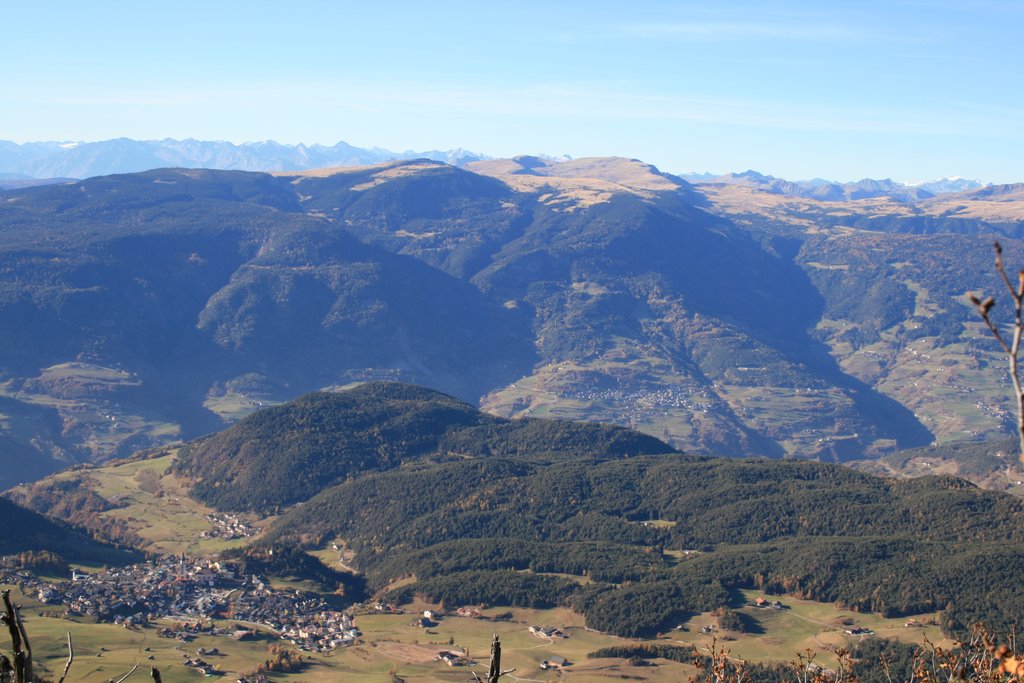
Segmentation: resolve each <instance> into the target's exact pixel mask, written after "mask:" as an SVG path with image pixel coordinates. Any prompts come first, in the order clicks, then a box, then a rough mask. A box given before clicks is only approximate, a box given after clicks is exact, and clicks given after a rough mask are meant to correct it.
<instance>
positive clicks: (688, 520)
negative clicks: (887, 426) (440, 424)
mask: <svg viewBox="0 0 1024 683" xmlns="http://www.w3.org/2000/svg"><path fill="white" fill-rule="evenodd" d="M1022 523H1024V506H1022V503H1021V502H1020V501H1019V500H1018V499H1016V498H1013V497H1010V496H1007V495H1005V494H996V493H990V492H985V491H981V490H979V489H976V488H975V487H973V486H971V485H970V484H967V483H966V482H964V481H962V480H956V479H952V478H943V477H924V478H920V479H915V480H906V481H893V480H885V479H879V478H875V477H871V476H868V475H864V474H858V473H856V472H853V471H850V470H847V469H844V468H841V467H839V466H836V465H826V464H815V463H806V462H796V461H789V462H772V461H764V460H762V461H743V460H723V459H717V460H716V459H708V458H695V457H691V456H681V455H676V454H665V455H662V456H641V457H633V458H628V459H617V460H606V461H596V460H589V459H588V460H563V461H559V462H545V463H541V462H537V461H531V460H524V459H518V458H517V459H508V458H500V459H498V458H488V459H470V460H459V461H453V462H449V463H443V464H436V465H431V466H424V467H418V468H412V469H401V470H393V471H389V472H377V473H371V474H367V475H365V476H362V477H359V478H356V479H354V480H351V481H348V482H345V483H342V484H339V485H337V486H335V487H332V488H329V489H326V490H324V491H323V492H321V493H320V494H318V495H316V496H314V497H313V498H312V499H311V500H310V501H309V502H308V503H307V504H305V505H301V506H298V507H295V508H293V509H292V510H290V511H288V512H287V513H285V514H284V515H282V516H281V517H280V518H279V519H277V520H276V521H275V522H274V523H273V524H272V526H271V527H270V529H269V531H268V533H267V535H266V536H264V537H263V539H261V541H260V543H264V544H269V545H275V544H284V545H285V546H292V545H294V544H295V543H302V544H304V545H305V546H306V547H307V548H310V549H313V548H319V547H321V546H324V545H326V544H328V543H331V542H334V543H343V545H344V547H345V549H346V551H347V552H348V553H351V554H352V555H353V556H354V558H352V559H348V560H346V561H347V562H348V564H349V565H353V564H354V565H355V566H356V567H357V568H358V569H360V570H361V571H363V572H365V573H366V576H367V578H368V580H369V582H370V585H371V587H375V588H378V589H386V588H387V587H388V586H390V585H391V584H392V582H393V581H395V580H398V579H407V578H408V577H414V578H415V582H414V583H412V584H409V582H408V580H405V581H402V583H401V586H402V587H401V588H398V589H396V590H395V592H394V594H393V596H392V598H393V599H396V600H399V601H402V600H408V599H411V597H412V596H414V595H419V596H422V597H424V598H426V599H428V600H430V601H434V602H443V603H445V604H477V603H484V604H489V605H515V606H519V607H532V608H548V607H553V606H556V605H560V604H569V605H571V606H572V607H573V608H574V609H575V610H577V611H578V612H580V613H582V614H583V615H585V617H586V619H587V623H588V625H589V626H591V627H593V628H598V629H600V630H604V631H610V632H612V633H616V634H619V635H627V636H638V635H645V634H650V633H652V632H654V631H655V630H659V629H662V628H664V627H665V626H666V625H667V624H669V623H671V622H672V620H673V619H678V618H679V617H680V615H681V614H684V613H687V612H701V611H708V610H711V609H713V608H715V607H718V606H724V605H729V604H732V601H733V597H731V596H732V595H733V593H732V592H731V591H734V590H735V589H738V588H756V589H760V590H765V591H768V592H772V593H780V594H788V595H795V596H798V597H803V598H809V599H813V600H819V601H823V602H837V603H840V604H844V605H848V606H850V607H852V608H854V609H862V610H869V611H878V612H881V613H882V614H883V615H885V616H900V615H909V614H915V613H920V612H929V611H935V610H942V609H945V613H944V616H943V620H944V627H945V628H946V629H947V630H953V631H959V630H962V629H964V628H966V627H967V626H968V625H970V624H971V623H973V622H974V621H976V620H979V619H980V620H984V621H986V622H988V623H990V624H992V625H999V626H1000V627H1005V626H1006V625H1007V624H1009V623H1014V622H1016V621H1017V619H1018V617H1019V614H1020V609H1021V608H1022V607H1024V605H1021V604H1017V603H1016V602H1015V601H1014V600H1010V599H1007V600H1001V601H999V602H997V603H993V602H992V601H990V600H989V598H988V596H989V595H991V594H992V592H993V591H994V592H997V593H998V592H1001V591H1003V590H1006V591H1009V592H1011V593H1012V589H1011V588H1010V586H1011V585H1012V584H1013V582H1016V581H1018V580H1020V579H1021V578H1024V577H1022V576H1021V574H1020V572H1021V571H1022V570H1021V567H1022V566H1024V565H1022V564H1021V561H1022V560H1024V526H1022ZM328 554H330V553H328ZM523 572H526V573H523ZM574 577H575V578H574ZM1008 582H1009V583H1008ZM1000 586H1002V587H1003V588H1000Z"/></svg>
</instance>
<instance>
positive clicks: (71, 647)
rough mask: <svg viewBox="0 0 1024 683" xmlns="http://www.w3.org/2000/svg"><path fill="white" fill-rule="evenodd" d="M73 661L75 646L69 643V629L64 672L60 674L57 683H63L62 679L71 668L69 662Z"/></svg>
mask: <svg viewBox="0 0 1024 683" xmlns="http://www.w3.org/2000/svg"><path fill="white" fill-rule="evenodd" d="M73 661H75V646H74V645H73V644H72V643H71V631H68V663H67V664H65V665H64V673H62V674H61V675H60V680H58V681H57V683H64V679H65V678H67V677H68V671H70V670H71V662H73Z"/></svg>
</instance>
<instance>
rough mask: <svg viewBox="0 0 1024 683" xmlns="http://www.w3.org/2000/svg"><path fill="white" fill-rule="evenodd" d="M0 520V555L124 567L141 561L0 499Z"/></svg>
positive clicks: (125, 552)
mask: <svg viewBox="0 0 1024 683" xmlns="http://www.w3.org/2000/svg"><path fill="white" fill-rule="evenodd" d="M0 519H2V520H3V533H2V534H0V556H3V555H18V554H19V553H29V554H30V555H36V556H39V557H42V556H44V555H45V553H53V554H56V555H59V556H60V557H61V558H63V560H66V561H69V562H95V563H109V564H127V563H128V562H137V561H139V560H140V559H141V558H142V555H141V554H139V553H134V552H130V551H126V550H122V549H119V548H115V547H114V546H113V545H108V544H103V543H99V542H97V541H95V540H93V539H92V538H90V537H89V536H87V535H86V534H84V533H82V531H81V530H79V529H76V528H74V527H71V526H69V525H67V524H62V523H60V522H54V521H52V520H50V519H47V518H46V517H43V516H42V515H40V514H39V513H37V512H33V511H32V510H28V509H26V508H23V507H21V506H19V505H17V504H15V503H13V502H11V501H9V500H7V499H6V498H0Z"/></svg>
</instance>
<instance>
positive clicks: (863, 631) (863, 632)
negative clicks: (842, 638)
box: [845, 626, 875, 636]
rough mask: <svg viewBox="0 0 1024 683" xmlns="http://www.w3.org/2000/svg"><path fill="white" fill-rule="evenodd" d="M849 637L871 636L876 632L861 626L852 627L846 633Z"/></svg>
mask: <svg viewBox="0 0 1024 683" xmlns="http://www.w3.org/2000/svg"><path fill="white" fill-rule="evenodd" d="M845 633H846V635H848V636H871V635H874V633H875V632H874V631H872V630H871V629H869V628H863V627H861V626H852V627H850V628H848V629H846V631H845Z"/></svg>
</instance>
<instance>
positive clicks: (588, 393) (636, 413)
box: [565, 387, 713, 420]
mask: <svg viewBox="0 0 1024 683" xmlns="http://www.w3.org/2000/svg"><path fill="white" fill-rule="evenodd" d="M565 397H566V398H575V399H579V400H581V401H590V402H594V401H598V402H612V403H614V404H615V405H617V406H622V407H623V410H625V411H626V416H627V417H629V419H630V420H642V419H646V418H649V417H650V416H651V414H660V413H662V412H664V410H665V409H666V408H685V409H688V410H694V411H698V410H699V411H701V412H704V413H707V412H708V408H709V407H711V405H712V401H713V397H712V395H711V394H710V393H709V392H708V391H707V390H706V389H704V388H703V387H701V388H696V387H686V388H684V387H666V388H664V389H659V390H658V391H644V390H642V389H637V390H634V391H627V390H623V389H588V390H584V391H575V392H569V393H567V394H565Z"/></svg>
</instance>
